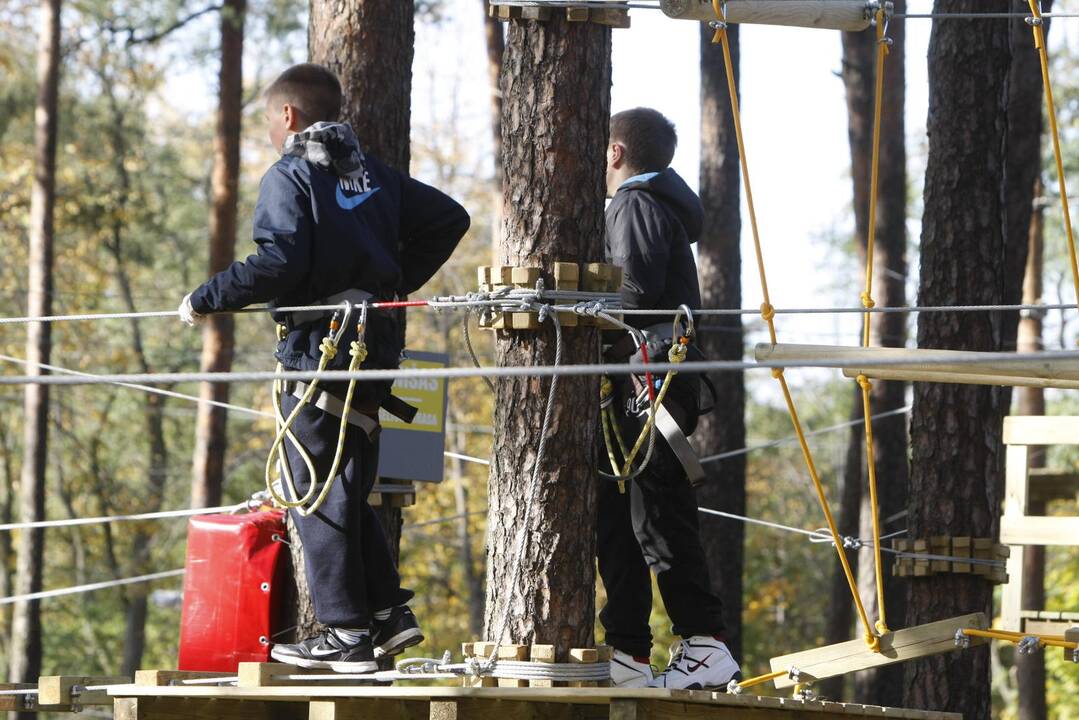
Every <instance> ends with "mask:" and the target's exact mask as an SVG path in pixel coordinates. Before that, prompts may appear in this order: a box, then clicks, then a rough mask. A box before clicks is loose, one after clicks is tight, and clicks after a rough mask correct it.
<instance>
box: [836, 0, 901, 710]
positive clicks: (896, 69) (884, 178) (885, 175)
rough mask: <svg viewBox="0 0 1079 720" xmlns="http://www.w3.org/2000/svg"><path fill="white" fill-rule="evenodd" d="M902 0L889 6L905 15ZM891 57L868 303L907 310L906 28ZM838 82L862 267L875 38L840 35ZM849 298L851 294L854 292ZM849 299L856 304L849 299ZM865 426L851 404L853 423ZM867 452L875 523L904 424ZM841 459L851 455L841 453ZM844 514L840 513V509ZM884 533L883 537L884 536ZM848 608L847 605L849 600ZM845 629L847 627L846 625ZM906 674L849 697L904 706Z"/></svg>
mask: <svg viewBox="0 0 1079 720" xmlns="http://www.w3.org/2000/svg"><path fill="white" fill-rule="evenodd" d="M905 6H906V3H905V2H903V1H902V0H900V1H899V2H896V3H895V6H894V11H895V12H897V13H902V12H904V11H905V9H906V7H905ZM888 35H889V37H890V38H891V39H892V46H891V50H890V52H889V54H888V57H887V60H886V61H885V65H884V68H885V76H884V95H883V101H882V112H881V143H880V173H879V189H878V193H877V216H876V242H875V244H874V247H875V250H874V262H873V297H874V300H875V301H876V304H877V305H878V306H881V307H899V306H903V305H905V304H906V289H905V286H904V283H905V281H906V275H907V259H906V248H907V231H906V220H907V172H906V163H907V155H906V138H905V126H904V122H903V112H904V102H905V85H906V68H905V63H906V52H905V41H906V37H905V35H906V33H905V23H902V22H897V23H892V24H891V25H890V26H889V28H888ZM842 38H843V83H844V86H845V87H846V91H847V112H848V118H849V128H848V139H849V144H850V153H851V179H852V182H853V189H854V215H855V228H856V235H857V239H858V248H859V255H860V258H861V263H862V265H863V266H864V264H865V257H866V248H867V247H868V238H869V204H870V177H871V168H872V163H871V161H872V148H873V145H872V143H873V121H874V115H875V110H874V86H875V83H876V63H877V43H876V37H875V34H874V33H873V31H865V32H861V33H843V34H842ZM852 292H854V290H853V289H852ZM852 299H854V298H852ZM906 323H907V318H906V317H905V316H903V315H900V314H896V313H889V314H883V315H875V316H873V318H872V323H871V326H870V343H871V345H873V346H874V347H880V346H884V347H903V346H904V344H905V343H906V339H907V328H906ZM854 397H855V405H856V406H860V405H861V403H862V398H861V390H860V388H857V387H855V395H854ZM871 400H872V412H873V413H884V412H888V411H890V410H897V409H899V408H902V407H903V405H904V404H905V402H906V385H905V383H902V382H887V381H877V382H874V383H873V389H872V391H871ZM855 416H856V417H857V418H858V419H862V418H863V417H864V413H863V412H862V409H861V407H857V411H856V413H852V418H853V417H855ZM873 431H874V432H873V454H874V456H875V459H876V471H877V495H878V508H879V515H880V518H881V521H882V522H883V521H884V519H886V518H888V517H891V516H892V515H895V514H896V513H898V512H901V511H902V510H903V509H905V508H906V503H907V483H908V472H907V421H906V418H905V417H904V416H902V415H895V416H892V417H888V418H883V419H881V420H877V421H875V422H874V423H873ZM851 443H857V444H859V446H860V447H859V450H858V453H857V459H858V462H859V466H858V469H857V472H854V469H853V468H852V469H851V472H849V473H848V474H847V477H848V479H849V480H851V481H856V482H859V483H864V482H865V481H866V475H865V474H864V472H863V470H862V466H863V465H864V463H865V453H864V449H863V448H864V444H865V431H864V427H862V426H858V427H855V428H852V432H851ZM848 457H853V455H852V454H850V453H849V454H848ZM857 499H858V505H855V506H853V507H852V508H851V509H852V510H853V511H854V513H855V514H856V515H857V516H858V517H860V522H858V523H856V524H854V527H853V531H854V534H857V535H858V536H859V537H863V538H870V537H872V533H873V515H872V509H871V507H870V498H869V492H868V490H863V491H862V492H859V493H857ZM846 510H847V508H845V507H844V512H846ZM882 532H884V531H882ZM883 561H884V567H883V572H882V575H883V577H884V582H885V590H884V592H885V598H884V602H885V610H886V613H885V614H886V618H887V620H888V623H889V625H890V626H892V627H893V628H897V627H900V626H901V625H902V623H903V619H904V617H905V615H906V589H905V588H904V587H903V586H901V585H900V584H899V583H898V582H896V581H895V580H893V578H892V576H891V562H890V559H889V557H888V556H887V555H885V556H884V557H883ZM857 566H858V571H857V575H858V589H859V592H860V594H861V597H862V601H863V602H864V604H865V609H866V612H867V613H868V614H869V616H870V617H871V618H876V617H879V613H880V610H879V607H878V602H877V587H876V565H875V561H874V553H873V550H872V549H871V548H863V549H862V550H861V551H860V552H859V557H858V562H857ZM847 604H848V605H850V601H849V598H848V601H847ZM848 622H849V621H848ZM902 688H903V670H902V668H901V667H900V666H897V665H893V666H890V667H885V668H879V669H874V670H867V671H866V672H864V673H859V674H858V675H856V676H855V678H854V700H855V702H862V703H875V704H880V705H886V706H892V707H895V706H897V705H899V704H900V703H901V702H902V697H903V689H902Z"/></svg>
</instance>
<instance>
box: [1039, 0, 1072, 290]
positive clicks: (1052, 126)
mask: <svg viewBox="0 0 1079 720" xmlns="http://www.w3.org/2000/svg"><path fill="white" fill-rule="evenodd" d="M1027 2H1028V3H1029V4H1030V12H1031V13H1033V15H1034V23H1033V24H1032V25H1031V30H1032V31H1033V33H1034V47H1035V49H1036V50H1037V51H1038V57H1039V58H1040V59H1041V64H1042V85H1043V86H1044V88H1045V106H1046V110H1047V111H1048V112H1047V114H1048V116H1049V131H1050V134H1051V135H1052V137H1053V154H1054V155H1055V156H1056V162H1057V182H1058V184H1059V185H1060V205H1061V208H1062V209H1063V211H1064V229H1065V231H1066V232H1067V235H1068V262H1069V263H1070V265H1071V271H1072V283H1073V284H1074V285H1075V294H1076V300H1077V301H1079V262H1077V261H1076V251H1075V235H1074V233H1073V231H1072V218H1071V211H1070V210H1069V209H1068V184H1067V181H1066V180H1065V178H1064V157H1063V154H1062V153H1061V151H1060V130H1059V128H1058V127H1057V110H1056V104H1055V103H1054V102H1053V84H1052V82H1050V80H1049V54H1048V52H1047V51H1046V48H1045V31H1044V30H1043V29H1042V22H1043V20H1042V12H1041V3H1040V2H1039V0H1027Z"/></svg>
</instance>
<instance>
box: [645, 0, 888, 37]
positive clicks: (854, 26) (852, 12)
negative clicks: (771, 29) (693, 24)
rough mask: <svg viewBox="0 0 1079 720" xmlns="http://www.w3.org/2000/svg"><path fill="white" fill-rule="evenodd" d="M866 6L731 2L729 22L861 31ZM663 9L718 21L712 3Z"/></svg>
mask: <svg viewBox="0 0 1079 720" xmlns="http://www.w3.org/2000/svg"><path fill="white" fill-rule="evenodd" d="M865 7H866V5H865V2H864V0H728V2H727V21H728V22H732V23H744V24H757V25H788V26H793V27H806V28H820V29H829V30H848V31H852V32H858V31H861V30H865V29H866V28H868V27H869V17H868V15H867V13H866V11H865ZM660 8H661V9H662V10H663V13H664V14H665V15H667V17H671V18H675V19H678V20H696V21H697V22H712V21H714V20H715V19H716V11H715V8H714V7H713V5H712V2H711V0H662V1H661V3H660Z"/></svg>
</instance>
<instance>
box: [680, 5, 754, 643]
mask: <svg viewBox="0 0 1079 720" xmlns="http://www.w3.org/2000/svg"><path fill="white" fill-rule="evenodd" d="M713 34H714V31H713V30H712V29H711V28H709V27H706V26H702V27H701V40H700V43H701V161H700V196H701V203H702V204H703V205H704V234H703V235H702V236H701V239H700V241H699V242H698V243H697V271H698V274H699V275H700V285H701V303H702V304H703V306H704V307H710V308H716V307H719V308H737V307H741V305H742V255H741V247H740V240H741V233H742V215H741V205H740V198H741V185H740V175H739V163H738V141H737V139H736V137H735V134H734V122H733V120H732V118H731V101H730V92H729V90H728V85H727V75H726V70H725V69H724V63H723V53H722V51H721V49H720V47H719V46H718V45H715V44H713V43H712V36H713ZM727 38H728V40H729V41H730V47H731V61H732V63H733V64H734V73H735V77H737V75H738V59H739V41H738V26H737V25H732V26H731V27H730V28H729V29H728V30H727ZM699 322H700V324H699V326H698V327H699V328H700V340H699V343H700V347H701V350H702V351H703V352H704V354H705V356H707V357H708V359H710V360H741V359H742V354H743V350H744V347H743V344H744V338H743V333H742V318H741V316H740V315H728V316H709V317H707V318H701V319H700V321H699ZM711 380H712V383H713V384H714V385H715V387H716V407H715V410H714V411H713V412H711V413H709V414H707V415H704V416H702V417H701V419H700V424H699V425H698V426H697V431H696V433H694V435H693V440H694V444H695V445H696V447H697V450H698V452H699V453H700V454H701V455H702V456H707V455H714V454H717V453H722V452H726V451H729V450H738V449H740V448H743V447H745V444H746V421H745V404H746V390H745V379H744V374H743V373H741V372H725V373H713V374H712V375H711ZM704 467H705V470H706V471H707V473H708V479H707V481H706V482H705V483H704V484H703V485H701V486H700V487H699V488H697V499H698V501H699V502H700V504H701V506H702V507H708V508H713V509H715V510H722V511H724V512H729V513H733V514H736V515H745V512H746V457H745V455H736V456H734V457H730V458H727V459H724V460H720V461H719V462H712V463H706V464H705V466H704ZM744 543H745V526H744V525H742V523H740V522H733V521H729V520H719V519H717V518H709V517H702V518H701V544H702V545H703V546H704V554H705V557H707V558H708V572H709V575H711V577H712V584H713V586H714V588H713V589H714V590H715V591H716V592H717V594H718V595H719V597H720V599H722V601H723V622H724V625H725V628H726V630H725V634H726V638H727V645H728V646H729V647H730V649H731V652H733V653H734V656H735V657H737V658H741V656H742V568H743V558H744Z"/></svg>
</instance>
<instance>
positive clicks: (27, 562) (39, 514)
mask: <svg viewBox="0 0 1079 720" xmlns="http://www.w3.org/2000/svg"><path fill="white" fill-rule="evenodd" d="M39 12H40V18H39V22H40V25H39V31H38V46H37V87H38V91H37V104H36V108H35V113H34V184H33V189H32V191H31V195H30V267H29V272H28V286H29V293H28V298H27V312H28V313H29V314H30V315H34V316H42V315H51V314H52V268H53V207H54V205H55V202H56V136H57V122H58V114H59V108H58V104H59V102H58V100H59V85H60V0H42V2H41V4H40V10H39ZM51 345H52V335H51V332H50V328H49V325H48V324H47V323H31V324H30V325H28V326H27V336H26V359H27V361H28V362H29V365H28V367H27V374H28V375H43V374H46V373H45V371H44V370H42V369H41V368H40V367H39V366H38V363H48V362H49V355H50V352H51ZM48 417H49V391H48V386H46V385H27V386H26V395H25V400H24V405H23V422H24V423H25V426H24V427H25V431H24V435H23V461H22V475H21V478H20V488H19V519H20V520H21V521H22V522H33V521H37V520H43V519H44V518H45V468H46V463H47V459H48ZM44 557H45V535H44V532H43V531H42V530H41V529H40V528H39V529H35V530H24V531H22V532H21V533H20V534H19V544H18V551H17V558H16V577H15V593H16V594H17V595H23V594H26V593H33V592H38V591H40V590H41V585H42V571H43V569H44V568H43V567H42V565H43V562H44ZM9 650H10V653H11V655H10V659H9V666H8V675H9V677H10V678H11V680H12V681H13V682H29V681H33V680H35V679H36V678H37V676H38V675H39V674H40V673H41V604H40V601H38V600H33V601H30V602H19V603H16V604H15V608H14V612H13V613H12V624H11V646H10V648H9ZM25 715H29V714H25Z"/></svg>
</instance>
